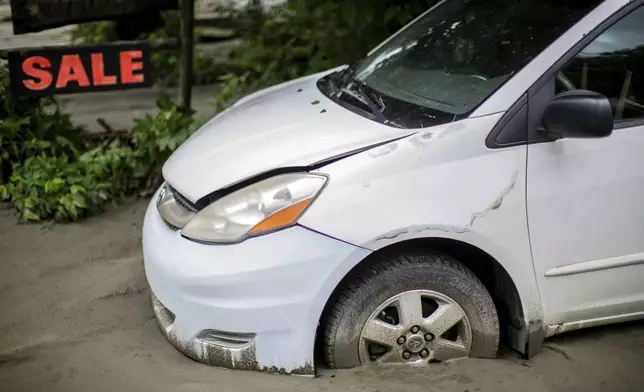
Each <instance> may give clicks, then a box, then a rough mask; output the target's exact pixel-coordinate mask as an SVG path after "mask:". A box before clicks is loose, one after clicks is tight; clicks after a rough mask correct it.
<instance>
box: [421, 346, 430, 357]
mask: <svg viewBox="0 0 644 392" xmlns="http://www.w3.org/2000/svg"><path fill="white" fill-rule="evenodd" d="M428 355H429V351H427V349H426V348H424V349H422V350H421V352H420V356H421V357H423V358H425V357H426V356H428Z"/></svg>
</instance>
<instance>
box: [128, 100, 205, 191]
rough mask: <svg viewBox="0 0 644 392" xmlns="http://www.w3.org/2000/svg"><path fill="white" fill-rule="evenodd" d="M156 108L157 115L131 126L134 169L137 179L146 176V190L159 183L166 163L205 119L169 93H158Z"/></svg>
mask: <svg viewBox="0 0 644 392" xmlns="http://www.w3.org/2000/svg"><path fill="white" fill-rule="evenodd" d="M157 107H158V108H159V111H158V112H157V114H156V115H154V116H151V115H149V114H146V115H145V117H144V118H142V119H136V120H135V121H134V127H133V128H132V143H133V146H134V158H133V159H134V169H135V174H136V177H137V178H145V179H146V183H145V185H144V186H143V192H144V193H150V192H151V191H153V190H154V189H156V187H157V186H158V185H160V182H161V166H162V165H163V163H164V162H165V161H166V160H167V159H168V158H169V157H170V154H172V152H173V151H174V150H176V149H177V147H179V146H180V145H181V144H183V142H185V141H186V140H188V138H189V137H190V135H192V134H193V133H194V132H195V131H196V130H197V129H198V128H199V127H200V126H201V125H202V124H203V123H204V122H205V119H195V117H194V112H186V111H185V110H184V109H183V108H182V107H180V106H179V105H176V104H174V103H173V102H172V100H171V99H170V97H169V95H167V94H161V95H160V96H159V98H158V99H157Z"/></svg>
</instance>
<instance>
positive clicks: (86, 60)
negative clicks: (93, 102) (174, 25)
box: [9, 43, 153, 96]
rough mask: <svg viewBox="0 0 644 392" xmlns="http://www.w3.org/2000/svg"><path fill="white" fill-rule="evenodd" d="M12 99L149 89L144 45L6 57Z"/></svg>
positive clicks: (39, 51)
mask: <svg viewBox="0 0 644 392" xmlns="http://www.w3.org/2000/svg"><path fill="white" fill-rule="evenodd" d="M9 70H10V76H11V90H12V92H13V93H14V94H15V95H22V96H47V95H55V94H70V93H83V92H94V91H108V90H124V89H132V88H140V87H151V86H152V82H153V81H152V72H151V66H150V48H149V45H147V44H145V43H136V44H107V45H99V46H60V47H49V48H42V49H33V50H20V51H14V52H10V53H9Z"/></svg>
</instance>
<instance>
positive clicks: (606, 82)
mask: <svg viewBox="0 0 644 392" xmlns="http://www.w3.org/2000/svg"><path fill="white" fill-rule="evenodd" d="M643 21H644V7H640V8H639V9H637V10H635V11H633V12H631V13H630V14H629V15H627V16H626V17H624V18H623V19H621V20H620V21H619V22H617V23H616V24H615V25H613V26H612V27H611V28H609V29H608V30H606V31H605V32H604V33H602V34H601V35H600V36H599V37H597V38H596V39H595V40H594V41H593V42H591V43H590V44H589V45H588V46H586V47H585V48H584V49H583V50H582V51H581V52H580V53H579V54H578V55H577V56H576V57H575V58H574V59H573V60H572V61H571V62H570V63H569V64H568V65H567V66H566V67H564V69H563V70H562V71H561V72H560V73H559V75H558V76H557V83H556V85H557V93H560V92H562V91H566V90H570V89H575V88H577V89H584V90H592V91H595V92H598V93H601V94H603V95H605V96H606V97H608V99H609V100H610V102H611V106H612V107H613V114H614V118H615V122H616V123H619V122H622V121H629V120H635V119H644V22H643Z"/></svg>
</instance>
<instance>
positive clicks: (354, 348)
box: [143, 0, 644, 375]
mask: <svg viewBox="0 0 644 392" xmlns="http://www.w3.org/2000/svg"><path fill="white" fill-rule="evenodd" d="M163 176H164V180H165V183H164V184H163V186H162V187H161V188H160V189H159V190H158V192H157V193H156V195H155V196H154V199H153V200H152V201H151V202H150V205H149V208H148V211H147V213H146V216H145V224H144V228H143V245H144V258H145V270H146V275H147V278H148V281H149V284H150V287H151V291H152V293H153V295H152V301H153V306H154V310H155V314H156V316H157V319H158V321H159V325H160V326H161V329H162V331H163V332H164V334H165V335H166V336H167V338H168V339H169V340H170V342H171V343H172V344H173V345H174V346H175V347H176V348H178V349H179V350H180V351H181V352H183V353H184V354H186V355H188V356H189V357H191V358H193V359H196V360H198V361H202V362H204V363H208V364H211V365H217V366H224V367H228V368H234V369H253V370H263V371H269V372H283V373H294V374H307V375H311V374H314V372H315V367H314V358H323V359H324V360H325V361H326V362H327V364H328V365H329V366H331V367H337V368H346V367H353V366H359V365H370V364H382V363H406V364H422V363H432V362H440V361H447V360H451V359H455V358H462V357H468V356H472V357H494V356H495V354H496V352H497V348H498V346H499V340H500V336H504V339H505V340H507V344H508V345H510V346H511V347H512V348H514V349H516V350H518V351H519V352H521V353H524V354H525V355H526V356H532V355H534V354H535V353H536V352H537V351H538V350H539V347H540V345H541V343H542V342H543V340H544V339H545V338H547V337H549V336H552V335H554V334H557V333H561V332H566V331H570V330H574V329H578V328H584V327H589V326H597V325H603V324H608V323H616V322H622V321H627V320H634V319H639V318H644V1H643V0H636V1H631V0H606V1H601V0H589V1H576V0H446V1H443V2H440V3H439V4H438V5H436V6H435V7H433V8H432V9H430V10H429V11H427V12H426V13H424V14H423V15H421V16H420V17H418V18H417V19H416V20H414V21H413V22H412V23H410V24H409V25H408V26H406V27H405V28H404V29H402V30H401V31H399V32H398V33H396V34H395V35H394V36H392V37H391V38H389V39H388V40H387V41H385V42H384V43H382V44H381V45H380V46H378V47H377V48H375V49H374V50H373V51H371V52H370V53H369V54H368V55H367V56H366V57H365V58H364V59H362V60H361V61H359V62H357V63H355V64H353V65H351V66H348V67H346V66H345V67H340V68H337V69H333V70H330V71H327V72H324V73H321V74H316V75H311V76H308V77H304V78H301V79H298V80H294V81H291V82H288V83H284V84H281V85H278V86H275V87H271V88H269V89H266V90H263V91H259V92H256V93H254V94H252V95H249V96H247V97H245V98H243V99H242V100H240V101H238V102H237V103H236V104H235V105H234V106H232V107H231V108H229V109H228V110H226V111H224V112H222V113H220V114H219V115H218V116H216V117H215V118H213V119H212V120H211V121H209V122H208V123H207V124H206V125H205V126H204V127H203V128H202V129H201V130H199V131H198V132H197V133H196V134H195V135H194V136H193V137H192V138H190V139H189V140H188V141H187V142H186V143H185V144H184V145H182V146H181V147H180V148H179V149H178V150H177V151H176V152H175V153H174V154H173V155H172V157H171V158H170V159H169V160H168V161H167V163H166V164H165V166H164V167H163ZM506 337H507V338H506ZM318 354H319V356H318Z"/></svg>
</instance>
